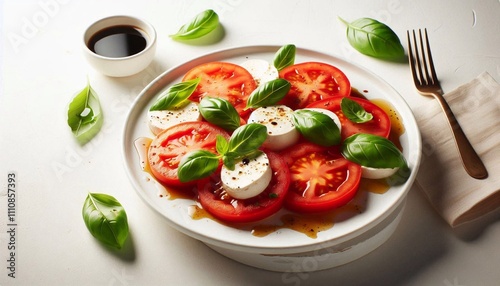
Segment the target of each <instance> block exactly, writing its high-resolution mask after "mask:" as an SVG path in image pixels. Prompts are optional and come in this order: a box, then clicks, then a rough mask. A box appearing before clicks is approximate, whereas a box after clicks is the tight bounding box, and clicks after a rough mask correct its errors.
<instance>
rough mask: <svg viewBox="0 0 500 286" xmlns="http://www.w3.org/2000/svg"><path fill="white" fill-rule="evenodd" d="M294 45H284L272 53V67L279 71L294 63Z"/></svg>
mask: <svg viewBox="0 0 500 286" xmlns="http://www.w3.org/2000/svg"><path fill="white" fill-rule="evenodd" d="M295 53H296V48H295V45H284V46H283V47H281V48H280V49H279V50H278V51H277V52H276V54H275V55H274V60H273V64H274V67H275V68H276V69H277V70H278V71H280V70H282V69H284V68H286V67H288V66H291V65H293V64H294V63H295Z"/></svg>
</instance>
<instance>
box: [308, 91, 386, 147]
mask: <svg viewBox="0 0 500 286" xmlns="http://www.w3.org/2000/svg"><path fill="white" fill-rule="evenodd" d="M342 98H343V97H341V96H336V97H331V98H328V99H324V100H320V101H317V102H314V103H312V104H310V105H309V106H308V107H314V108H325V109H328V110H330V111H333V112H335V114H337V116H338V117H339V120H340V124H341V125H342V130H341V137H342V140H343V139H345V138H347V137H349V136H351V135H353V134H357V133H370V134H375V135H379V136H382V137H385V138H388V137H389V133H391V120H390V119H389V116H388V115H387V113H385V111H384V110H383V109H382V108H380V107H378V106H377V105H375V104H374V103H372V102H370V101H369V100H367V99H362V98H357V97H353V96H351V97H349V98H350V99H352V100H354V101H356V102H357V103H359V104H360V105H361V106H362V107H363V108H364V109H365V110H366V111H367V112H369V113H371V114H372V115H373V119H372V120H370V121H368V122H365V123H354V122H352V121H350V120H349V119H347V117H345V115H344V114H343V113H342V110H341V108H340V102H341V100H342Z"/></svg>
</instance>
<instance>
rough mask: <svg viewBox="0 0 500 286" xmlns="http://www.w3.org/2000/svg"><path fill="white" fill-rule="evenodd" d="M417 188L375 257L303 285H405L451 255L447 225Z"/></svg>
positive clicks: (323, 273)
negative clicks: (445, 256)
mask: <svg viewBox="0 0 500 286" xmlns="http://www.w3.org/2000/svg"><path fill="white" fill-rule="evenodd" d="M436 216H437V214H436V212H435V211H434V209H432V207H431V206H430V205H429V204H428V202H427V201H426V200H425V198H424V197H423V196H422V194H420V193H418V190H417V189H416V188H413V189H412V190H411V191H410V194H409V195H408V199H407V203H406V208H405V210H404V215H403V218H402V219H401V222H400V224H399V226H398V227H397V229H396V232H395V233H394V234H393V236H392V237H391V238H390V239H389V240H388V241H387V242H386V243H384V244H383V245H382V246H380V247H379V248H377V249H376V250H374V251H373V252H372V253H370V254H368V255H366V256H365V257H362V258H360V259H358V260H356V261H354V262H351V263H349V264H346V265H343V266H340V267H337V268H334V269H330V270H324V271H319V272H313V273H310V277H309V279H307V280H304V281H303V283H301V284H300V285H322V283H325V282H326V281H335V285H401V284H405V282H407V280H408V279H409V278H411V277H412V276H415V275H417V274H418V273H419V272H421V271H425V269H426V268H430V267H432V265H433V262H434V261H436V260H439V258H440V257H442V256H443V255H444V254H445V253H446V252H447V243H446V233H447V231H448V230H447V227H448V225H446V223H445V222H444V221H442V220H437V219H436Z"/></svg>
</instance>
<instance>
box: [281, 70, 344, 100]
mask: <svg viewBox="0 0 500 286" xmlns="http://www.w3.org/2000/svg"><path fill="white" fill-rule="evenodd" d="M279 76H280V78H283V79H286V80H287V81H289V82H290V84H291V88H290V91H289V92H288V94H287V95H286V96H285V98H284V99H283V100H282V101H281V104H285V105H287V106H288V107H290V108H292V109H299V108H304V107H306V106H307V105H308V104H310V103H312V102H315V101H318V100H321V99H325V98H329V97H331V96H349V95H350V94H351V83H350V82H349V79H348V78H347V76H346V75H345V74H344V73H343V72H342V71H341V70H339V69H338V68H336V67H334V66H331V65H329V64H325V63H318V62H305V63H300V64H295V65H291V66H288V67H286V68H284V69H282V70H281V71H280V73H279Z"/></svg>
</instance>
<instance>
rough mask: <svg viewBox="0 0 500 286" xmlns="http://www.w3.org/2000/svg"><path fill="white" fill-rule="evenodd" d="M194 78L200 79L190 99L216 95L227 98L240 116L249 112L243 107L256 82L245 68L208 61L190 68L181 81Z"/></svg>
mask: <svg viewBox="0 0 500 286" xmlns="http://www.w3.org/2000/svg"><path fill="white" fill-rule="evenodd" d="M195 78H201V81H200V83H199V84H198V87H197V88H196V90H195V91H194V92H193V94H192V95H191V97H190V98H189V99H190V100H192V101H195V102H199V101H200V100H201V99H202V98H203V97H205V96H210V97H218V98H222V99H226V100H228V101H229V102H230V103H231V104H232V105H233V106H234V107H235V108H236V110H237V111H238V113H239V114H240V116H244V115H245V114H247V113H249V112H250V110H244V108H245V107H246V103H247V99H248V97H249V96H250V94H251V93H252V91H253V90H254V89H255V88H256V87H257V83H256V82H255V80H254V79H253V76H252V75H251V74H250V73H249V72H248V71H247V70H246V69H245V68H243V67H241V66H239V65H236V64H232V63H226V62H210V63H205V64H201V65H198V66H196V67H194V68H192V69H191V70H190V71H188V72H187V73H186V75H185V76H184V78H183V81H187V80H191V79H195Z"/></svg>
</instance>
